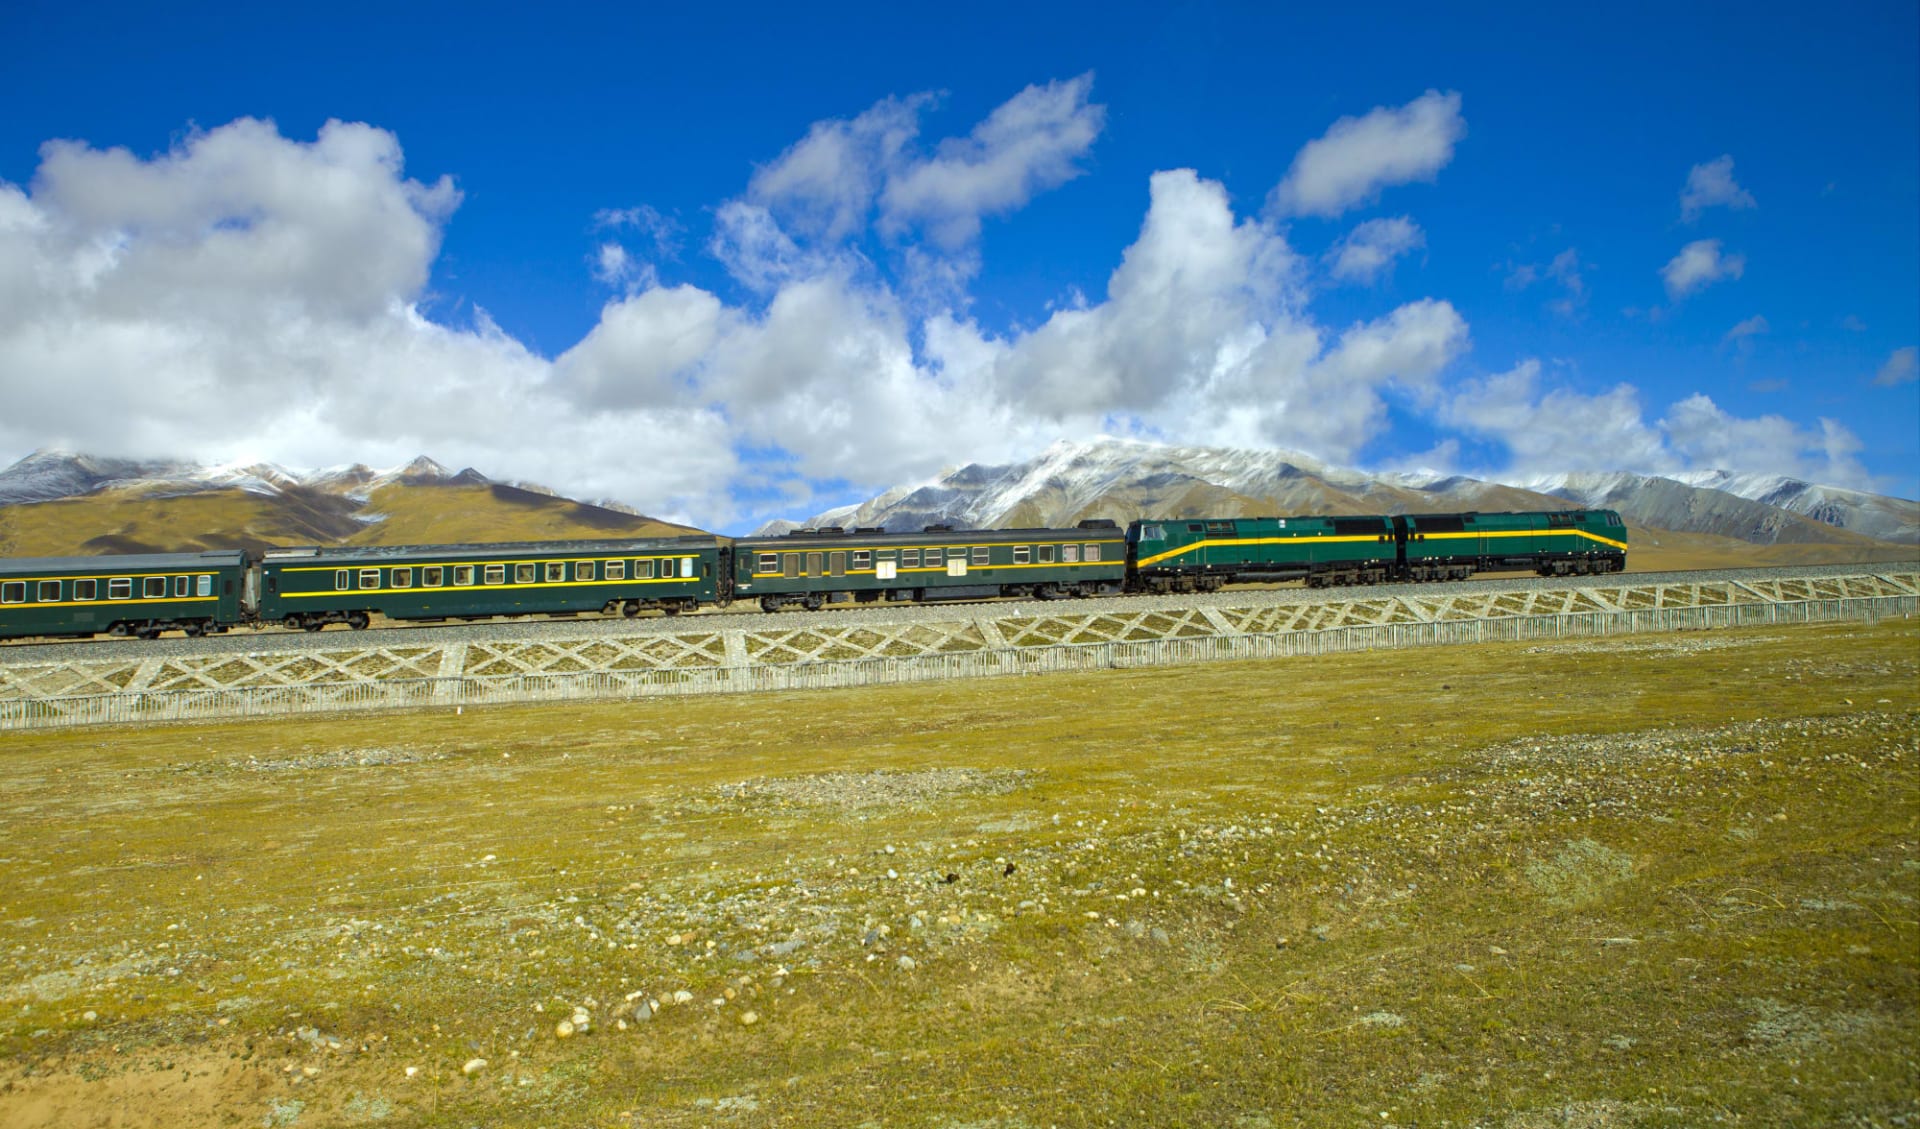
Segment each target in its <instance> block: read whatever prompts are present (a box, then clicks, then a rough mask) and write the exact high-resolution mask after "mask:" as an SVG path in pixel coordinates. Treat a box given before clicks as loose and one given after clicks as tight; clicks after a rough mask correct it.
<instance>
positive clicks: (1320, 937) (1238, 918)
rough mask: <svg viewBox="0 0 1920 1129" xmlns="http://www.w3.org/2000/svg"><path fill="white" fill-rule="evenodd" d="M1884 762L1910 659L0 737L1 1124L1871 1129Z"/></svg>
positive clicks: (1526, 655) (1476, 662) (1843, 651)
mask: <svg viewBox="0 0 1920 1129" xmlns="http://www.w3.org/2000/svg"><path fill="white" fill-rule="evenodd" d="M1916 756H1920V627H1917V626H1916V625H1915V624H1914V623H1912V622H1908V621H1899V622H1890V623H1885V624H1881V625H1879V626H1874V627H1864V626H1839V627H1817V628H1816V627H1807V628H1775V629H1770V630H1767V631H1759V632H1715V633H1690V634H1683V635H1673V636H1664V637H1649V636H1635V637H1627V638H1620V639H1609V640H1593V641H1583V642H1568V643H1557V644H1547V645H1524V644H1515V645H1501V646H1490V647H1483V648H1452V649H1435V650H1424V651H1418V652H1397V653H1376V654H1365V655H1347V656H1337V657H1330V658H1324V659H1317V660H1292V661H1281V662H1265V663H1239V664H1218V665H1211V666H1202V667H1190V668H1162V669H1153V670H1139V671H1110V672H1104V673H1099V674H1091V675H1084V676H1082V675H1074V676H1053V677H1048V678H1040V679H1008V680H980V681H974V682H965V683H949V684H939V685H929V686H911V687H890V688H883V689H875V690H865V691H846V692H837V693H823V694H787V695H776V696H765V697H752V698H731V699H697V700H690V701H671V702H644V701H643V702H629V703H606V704H598V705H592V706H573V707H558V706H556V707H542V708H517V709H498V710H486V711H467V712H466V713H464V714H460V715H455V714H452V713H448V712H444V711H436V712H424V713H418V714H410V715H392V714H387V715H380V716H369V717H346V718H325V719H282V720H277V721H274V722H271V723H256V724H223V725H206V726H180V727H171V728H152V729H144V730H142V729H126V730H98V731H69V732H60V733H47V734H26V735H18V736H12V737H9V738H8V739H7V749H6V755H5V756H4V757H0V860H4V861H3V862H0V930H3V932H0V1123H4V1124H6V1125H8V1126H9V1127H10V1129H14V1127H25V1126H50V1125H66V1124H87V1123H93V1122H94V1121H95V1120H96V1119H98V1118H101V1117H107V1116H112V1117H116V1118H118V1121H116V1122H114V1123H116V1124H120V1125H169V1126H185V1127H188V1129H200V1127H211V1126H216V1125H227V1124H236V1125H254V1124H266V1125H290V1126H336V1125H338V1126H347V1125H362V1124H370V1123H374V1122H380V1123H384V1124H404V1125H426V1126H448V1127H452V1126H468V1125H475V1124H485V1125H490V1126H494V1125H500V1126H519V1125H525V1126H536V1125H629V1124H632V1125H642V1124H644V1125H668V1126H681V1125H684V1126H694V1125H713V1126H757V1125H803V1124H804V1125H863V1124H874V1125H885V1126H910V1127H918V1126H925V1127H929V1129H961V1127H988V1126H992V1127H994V1129H1029V1127H1038V1126H1046V1125H1073V1126H1081V1125H1108V1124H1130V1125H1195V1126H1246V1127H1256V1126H1277V1125H1293V1124H1300V1125H1328V1124H1342V1125H1354V1124H1360V1123H1363V1122H1364V1123H1366V1124H1369V1125H1400V1126H1406V1125H1420V1126H1447V1125H1452V1126H1466V1125H1490V1126H1491V1125H1502V1126H1516V1127H1519V1126H1532V1125H1568V1124H1576V1125H1592V1126H1625V1125H1635V1126H1638V1125H1650V1126H1651V1125H1692V1124H1703V1123H1708V1122H1720V1121H1723V1122H1726V1123H1729V1124H1751V1125H1760V1124H1766V1125H1779V1124H1807V1125H1813V1124H1836V1123H1851V1124H1860V1125H1893V1124H1899V1123H1903V1120H1902V1119H1906V1120H1912V1119H1915V1118H1920V1096H1917V1095H1920V1067H1916V1058H1915V1050H1914V1048H1915V1047H1916V1046H1920V955H1916V954H1920V923H1916V920H1915V918H1916V907H1920V840H1917V839H1916V831H1915V829H1916V827H1917V826H1920V784H1917V783H1916V774H1915V772H1914V759H1915V757H1916ZM679 992H684V993H686V994H687V995H686V1001H685V1002H681V1003H675V1002H674V1000H675V998H676V997H675V993H679ZM655 1000H658V1001H660V1002H661V1004H662V1006H661V1008H660V1009H659V1010H658V1012H657V1014H656V1013H655V1012H654V1010H653V1009H652V1008H651V1007H648V1008H646V1012H647V1016H646V1018H645V1019H644V1020H643V1019H642V1018H641V1016H640V1015H639V1014H638V1012H637V1011H636V1010H635V1009H636V1008H638V1007H640V1006H641V1005H644V1004H648V1003H650V1002H651V1001H655ZM575 1008H580V1009H583V1010H584V1012H585V1013H586V1017H587V1019H588V1021H589V1022H588V1027H587V1030H586V1031H584V1032H576V1033H574V1034H573V1035H571V1036H570V1037H567V1038H561V1037H559V1024H560V1023H561V1022H562V1021H565V1022H567V1023H569V1024H571V1023H572V1022H573V1016H574V1009H575ZM749 1013H751V1014H752V1016H753V1020H754V1021H753V1022H751V1023H748V1022H747V1021H746V1020H747V1017H748V1014H749ZM475 1060H485V1061H484V1064H483V1065H474V1062H475Z"/></svg>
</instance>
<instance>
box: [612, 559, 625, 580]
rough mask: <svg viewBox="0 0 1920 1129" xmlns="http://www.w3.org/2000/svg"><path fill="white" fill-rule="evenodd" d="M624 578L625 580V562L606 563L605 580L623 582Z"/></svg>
mask: <svg viewBox="0 0 1920 1129" xmlns="http://www.w3.org/2000/svg"><path fill="white" fill-rule="evenodd" d="M626 578H627V562H625V561H608V562H607V579H608V580H625V579H626Z"/></svg>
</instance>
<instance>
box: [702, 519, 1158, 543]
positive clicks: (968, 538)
mask: <svg viewBox="0 0 1920 1129" xmlns="http://www.w3.org/2000/svg"><path fill="white" fill-rule="evenodd" d="M1121 533H1122V530H1121V529H1120V527H1119V526H1118V525H1115V524H1114V523H1112V522H1101V523H1098V524H1096V523H1092V522H1089V523H1086V524H1083V525H1080V526H1078V527H1076V528H1072V529H1045V528H1031V529H950V528H947V527H945V526H938V525H934V526H928V527H927V528H925V529H921V530H917V531H906V530H902V531H899V532H889V531H887V530H885V529H879V528H870V527H859V528H854V529H835V528H827V529H796V530H794V531H793V532H791V533H783V534H779V535H777V536H760V537H735V538H734V539H733V543H734V545H735V546H736V547H739V548H743V549H753V550H767V549H799V550H803V549H807V548H809V547H811V546H815V545H821V546H826V545H836V544H839V545H908V546H912V545H949V544H953V543H955V542H958V543H961V544H966V545H973V544H986V543H988V542H992V543H994V544H1000V543H1002V542H1019V541H1098V540H1102V539H1106V538H1118V537H1119V536H1121Z"/></svg>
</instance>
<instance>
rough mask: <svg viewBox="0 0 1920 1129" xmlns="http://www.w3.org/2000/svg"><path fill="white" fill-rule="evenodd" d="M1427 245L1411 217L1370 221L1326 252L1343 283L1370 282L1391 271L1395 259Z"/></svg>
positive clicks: (1422, 233) (1332, 270)
mask: <svg viewBox="0 0 1920 1129" xmlns="http://www.w3.org/2000/svg"><path fill="white" fill-rule="evenodd" d="M1426 245H1427V235H1426V232H1424V231H1421V230H1420V225H1419V224H1417V223H1414V222H1413V220H1412V218H1411V217H1408V216H1394V217H1392V218H1390V219H1377V220H1368V221H1367V222H1365V223H1363V224H1361V225H1360V226H1358V227H1356V228H1354V229H1353V230H1352V231H1350V232H1348V233H1347V236H1346V238H1344V239H1342V240H1340V242H1338V243H1336V244H1335V245H1334V246H1333V248H1332V249H1331V250H1329V251H1328V252H1327V260H1328V263H1329V267H1328V269H1329V270H1330V271H1331V272H1332V274H1333V277H1335V278H1337V279H1340V280H1342V281H1344V282H1359V283H1371V282H1373V281H1374V280H1375V279H1377V278H1379V277H1380V276H1381V275H1383V274H1386V273H1388V272H1390V271H1391V270H1392V269H1393V263H1394V260H1396V259H1398V258H1400V257H1401V256H1402V255H1406V254H1408V253H1410V252H1413V251H1417V250H1419V249H1420V248H1422V247H1425V246H1426Z"/></svg>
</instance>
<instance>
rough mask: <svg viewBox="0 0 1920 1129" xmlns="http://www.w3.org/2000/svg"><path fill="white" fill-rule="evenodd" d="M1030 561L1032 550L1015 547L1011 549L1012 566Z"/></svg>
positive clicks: (1022, 546) (1026, 547)
mask: <svg viewBox="0 0 1920 1129" xmlns="http://www.w3.org/2000/svg"><path fill="white" fill-rule="evenodd" d="M1032 559H1033V549H1032V548H1030V547H1029V546H1026V545H1015V546H1014V547H1013V563H1014V564H1026V563H1027V562H1029V561H1031V560H1032Z"/></svg>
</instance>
